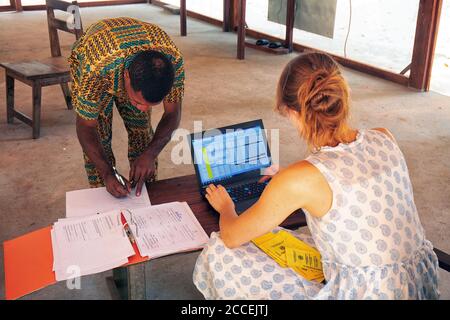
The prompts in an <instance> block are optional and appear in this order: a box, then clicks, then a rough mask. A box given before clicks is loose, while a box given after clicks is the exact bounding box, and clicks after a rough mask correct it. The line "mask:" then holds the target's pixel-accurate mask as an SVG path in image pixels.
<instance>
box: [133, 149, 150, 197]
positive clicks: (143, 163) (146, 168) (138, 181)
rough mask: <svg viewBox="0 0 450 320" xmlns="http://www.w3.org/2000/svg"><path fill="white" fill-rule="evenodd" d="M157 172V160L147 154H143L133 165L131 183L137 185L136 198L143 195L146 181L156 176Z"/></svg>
mask: <svg viewBox="0 0 450 320" xmlns="http://www.w3.org/2000/svg"><path fill="white" fill-rule="evenodd" d="M155 170H156V168H155V158H154V157H152V156H151V155H149V153H147V152H144V153H143V154H141V155H140V156H139V157H137V158H136V159H135V160H134V161H133V162H132V163H131V168H130V181H132V182H133V185H136V196H138V197H139V196H140V195H141V191H142V186H143V185H144V183H145V181H147V180H148V179H150V178H152V177H153V176H154V175H155Z"/></svg>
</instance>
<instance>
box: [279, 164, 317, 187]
mask: <svg viewBox="0 0 450 320" xmlns="http://www.w3.org/2000/svg"><path fill="white" fill-rule="evenodd" d="M319 176H321V173H320V171H319V170H318V169H317V168H316V167H315V166H314V165H313V164H311V163H310V162H309V161H307V160H301V161H297V162H295V163H293V164H291V165H289V166H288V167H286V168H284V169H282V170H280V171H279V172H278V173H277V174H276V175H275V176H274V179H273V180H275V181H274V182H276V183H277V184H279V185H284V186H289V187H292V188H294V189H295V190H299V189H300V188H301V189H305V190H310V189H311V187H312V185H313V184H315V183H316V182H317V178H318V177H319Z"/></svg>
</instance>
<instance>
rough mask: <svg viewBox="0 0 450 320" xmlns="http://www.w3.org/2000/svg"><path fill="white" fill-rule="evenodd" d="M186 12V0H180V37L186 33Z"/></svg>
mask: <svg viewBox="0 0 450 320" xmlns="http://www.w3.org/2000/svg"><path fill="white" fill-rule="evenodd" d="M186 14H187V13H186V0H180V31H181V32H180V33H181V36H182V37H185V36H186V35H187V22H186Z"/></svg>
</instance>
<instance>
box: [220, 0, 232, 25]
mask: <svg viewBox="0 0 450 320" xmlns="http://www.w3.org/2000/svg"><path fill="white" fill-rule="evenodd" d="M230 13H231V0H223V27H222V30H223V31H224V32H229V31H230V22H231V14H230Z"/></svg>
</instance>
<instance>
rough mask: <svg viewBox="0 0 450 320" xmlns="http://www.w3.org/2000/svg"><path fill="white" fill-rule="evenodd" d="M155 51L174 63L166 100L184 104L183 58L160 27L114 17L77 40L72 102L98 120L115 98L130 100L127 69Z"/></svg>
mask: <svg viewBox="0 0 450 320" xmlns="http://www.w3.org/2000/svg"><path fill="white" fill-rule="evenodd" d="M145 50H155V51H158V52H161V53H163V54H164V55H166V56H167V58H168V59H169V60H170V61H172V63H173V66H174V71H175V79H174V84H173V87H172V89H171V90H170V92H169V94H168V95H167V96H166V97H165V101H167V102H178V101H181V100H182V98H183V94H184V66H183V57H182V55H181V53H180V51H179V50H178V48H177V47H176V46H175V44H174V43H173V41H172V40H171V39H170V37H169V36H168V35H167V34H166V32H164V31H163V30H162V29H161V28H160V27H158V26H157V25H154V24H150V23H146V22H142V21H139V20H136V19H132V18H111V19H104V20H100V21H98V22H96V23H94V24H93V25H91V26H90V27H89V28H88V29H87V30H86V33H85V34H84V35H83V37H81V38H80V39H79V40H77V41H76V42H75V44H74V46H73V48H72V53H71V55H70V57H69V62H70V66H71V68H70V69H71V70H70V71H71V75H72V80H73V86H72V103H73V105H74V107H75V111H76V112H77V114H78V115H79V116H80V117H82V118H83V119H86V120H95V119H97V117H98V115H99V113H100V112H101V111H102V109H103V108H105V107H106V105H107V103H105V102H106V101H110V100H111V97H112V96H113V97H118V98H122V99H127V93H126V91H125V87H124V77H123V74H124V70H125V68H128V66H129V64H130V63H131V61H132V59H133V57H134V55H135V54H137V53H138V52H140V51H145Z"/></svg>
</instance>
